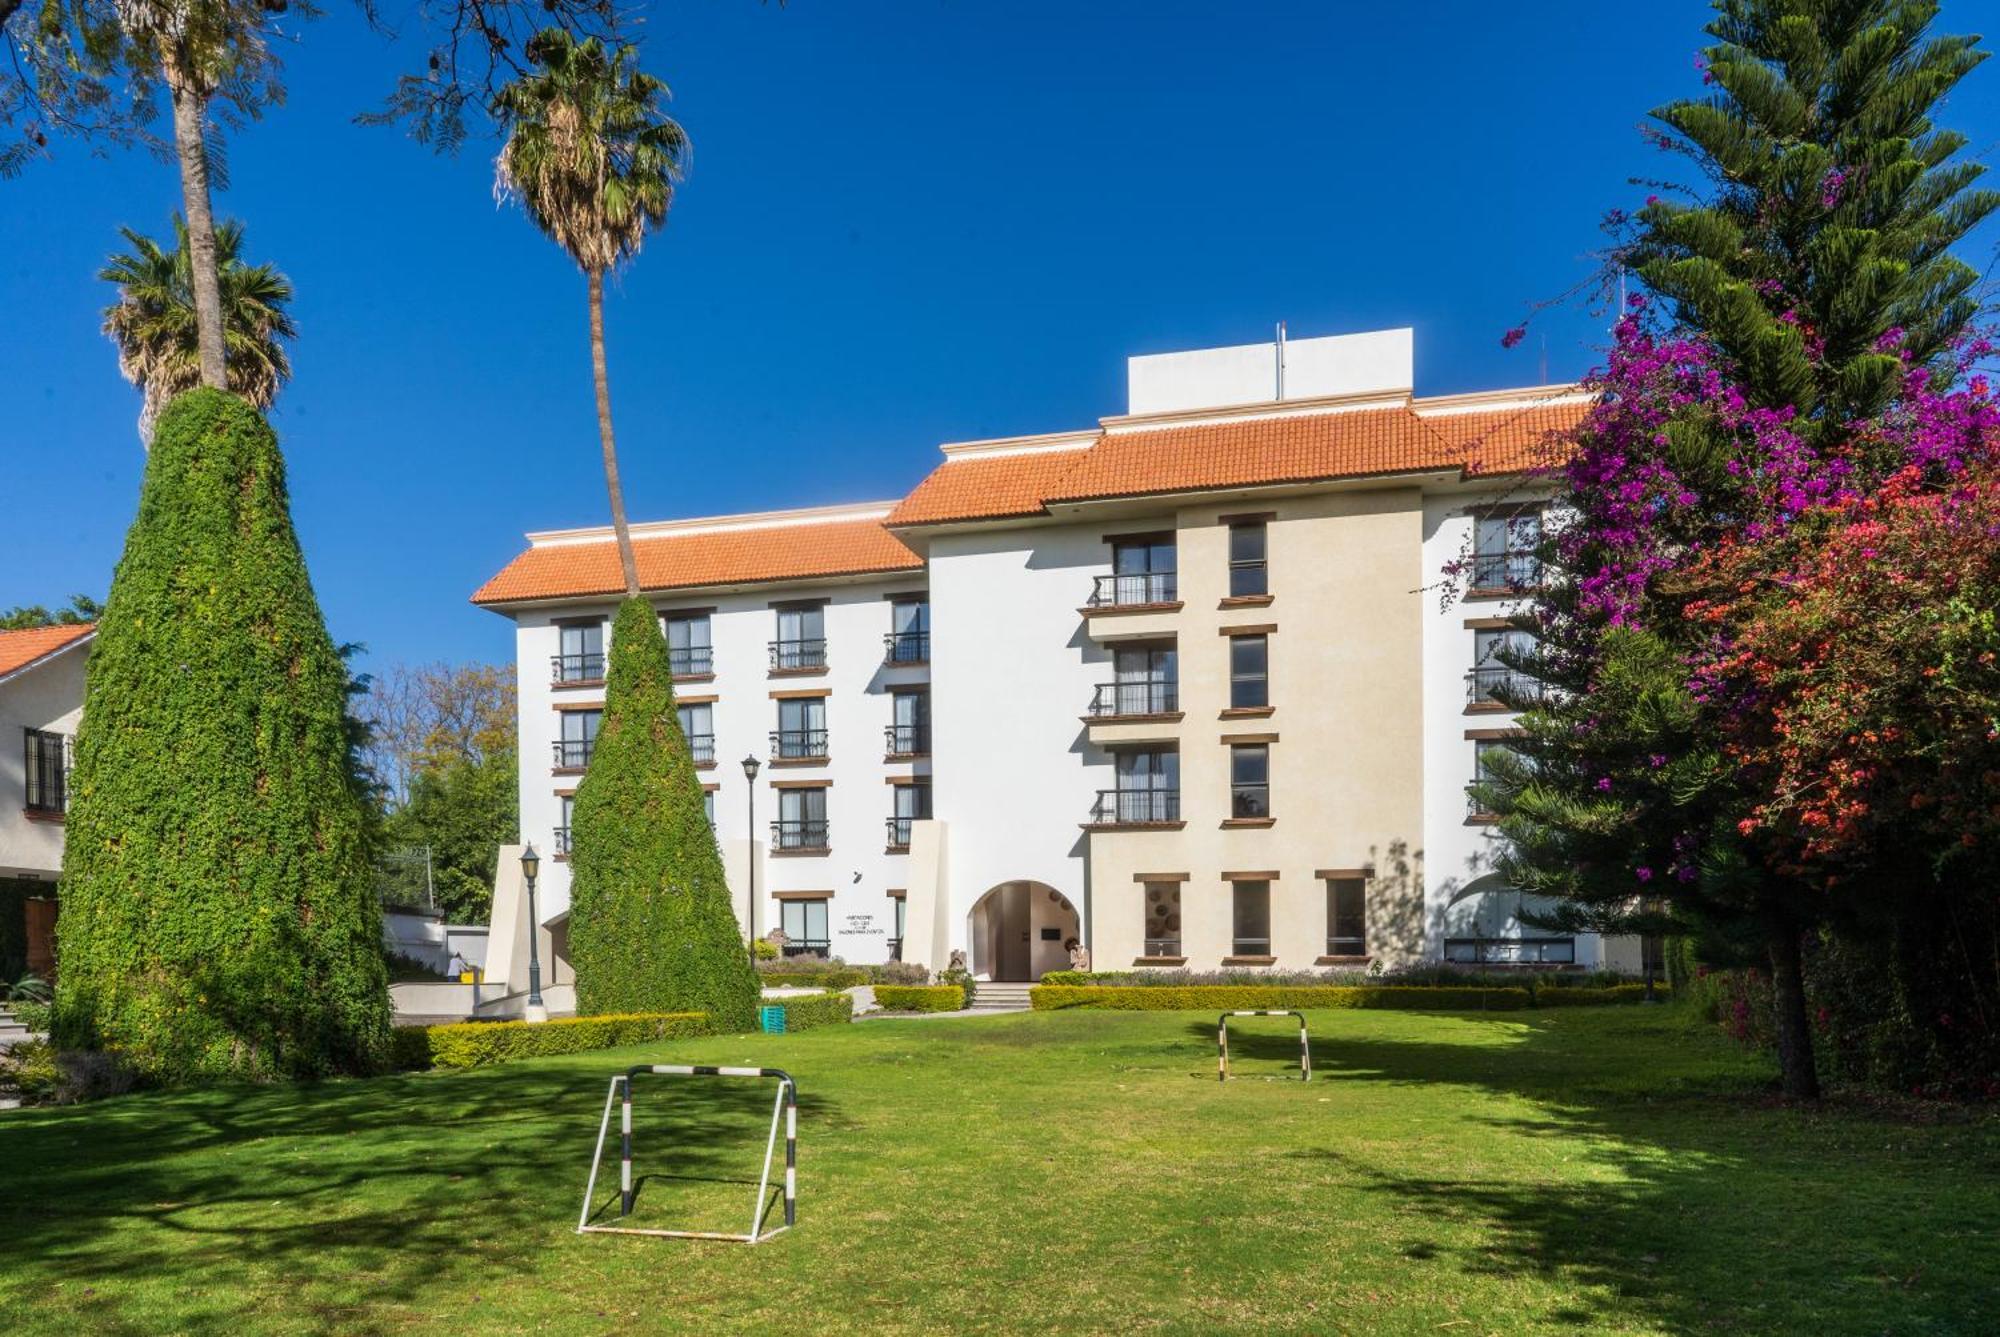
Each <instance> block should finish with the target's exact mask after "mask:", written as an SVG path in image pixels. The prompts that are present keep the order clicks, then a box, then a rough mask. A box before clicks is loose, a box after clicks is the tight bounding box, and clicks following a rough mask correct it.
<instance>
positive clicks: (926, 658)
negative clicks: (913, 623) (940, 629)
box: [882, 631, 931, 668]
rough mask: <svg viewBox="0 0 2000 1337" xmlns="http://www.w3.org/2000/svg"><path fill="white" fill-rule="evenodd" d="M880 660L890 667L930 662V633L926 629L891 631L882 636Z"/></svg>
mask: <svg viewBox="0 0 2000 1337" xmlns="http://www.w3.org/2000/svg"><path fill="white" fill-rule="evenodd" d="M882 662H883V663H884V664H887V665H888V666H889V667H891V668H895V667H898V666H900V665H908V664H928V663H930V662H931V634H930V633H929V632H927V631H892V632H890V633H889V634H888V635H886V636H884V637H883V638H882Z"/></svg>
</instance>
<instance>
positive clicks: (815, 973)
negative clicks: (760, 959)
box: [757, 966, 870, 989]
mask: <svg viewBox="0 0 2000 1337" xmlns="http://www.w3.org/2000/svg"><path fill="white" fill-rule="evenodd" d="M869 978H870V976H869V974H868V972H867V971H865V970H862V969H859V968H858V967H855V966H842V967H839V968H838V969H834V970H760V971H758V972H757V979H758V982H759V983H761V984H762V985H763V986H764V987H765V988H767V989H799V988H804V989H815V988H816V989H852V988H853V987H854V986H855V985H857V984H866V983H868V980H869Z"/></svg>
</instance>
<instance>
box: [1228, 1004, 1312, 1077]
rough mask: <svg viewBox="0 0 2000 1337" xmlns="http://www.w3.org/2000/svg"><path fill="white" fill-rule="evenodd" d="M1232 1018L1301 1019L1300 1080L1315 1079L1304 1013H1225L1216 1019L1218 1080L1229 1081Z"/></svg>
mask: <svg viewBox="0 0 2000 1337" xmlns="http://www.w3.org/2000/svg"><path fill="white" fill-rule="evenodd" d="M1231 1017H1297V1018H1298V1019H1299V1080H1300V1081H1303V1082H1310V1081H1311V1080H1312V1079H1313V1060H1312V1046H1311V1044H1310V1043H1309V1042H1308V1041H1307V1039H1306V1014H1305V1013H1303V1012H1261V1011H1237V1012H1225V1013H1223V1014H1222V1015H1221V1016H1219V1017H1217V1018H1216V1019H1215V1066H1216V1080H1217V1081H1222V1082H1226V1081H1228V1080H1229V1019H1230V1018H1231Z"/></svg>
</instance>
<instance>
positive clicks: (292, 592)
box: [54, 390, 389, 1082]
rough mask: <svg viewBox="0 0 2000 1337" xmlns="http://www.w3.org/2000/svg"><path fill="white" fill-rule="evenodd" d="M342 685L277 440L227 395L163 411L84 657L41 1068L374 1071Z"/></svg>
mask: <svg viewBox="0 0 2000 1337" xmlns="http://www.w3.org/2000/svg"><path fill="white" fill-rule="evenodd" d="M347 686H348V675H347V669H346V666H345V665H344V664H343V663H342V662H341V658H340V655H339V653H338V652H337V651H336V650H335V648H334V644H333V641H332V639H331V638H330V637H328V635H327V632H326V623H325V621H324V619H323V618H322V617H321V615H320V610H319V604H318V602H317V601H316V600H315V599H314V597H313V590H312V584H311V582H310V581H309V580H308V579H307V577H306V568H305V560H304V558H303V556H302V555H301V553H300V551H299V544H298V537H297V535H296V534H295V533H294V532H293V529H292V521H291V514H290V508H289V503H288V501H287V498H286V492H285V468H284V461H283V459H282V457H281V456H280V454H279V451H278V442H277V438H276V437H274V436H273V435H272V433H271V429H270V427H269V426H268V425H267V424H266V423H265V422H264V419H263V418H262V416H260V415H259V414H258V413H257V411H256V410H255V409H253V408H251V407H250V406H249V405H248V404H246V403H244V402H243V401H242V400H241V399H238V398H237V397H236V396H234V395H229V394H224V393H223V392H221V391H218V390H194V391H190V392H189V393H187V394H184V395H182V396H180V397H179V398H177V399H175V400H174V401H173V403H172V404H170V405H168V407H167V410H166V412H165V413H164V414H162V415H161V417H160V422H159V430H158V432H157V433H156V435H155V436H154V439H153V448H152V452H151V454H150V455H149V456H148V457H147V460H146V475H145V484H144V487H143V489H142V491H141V493H140V497H139V513H138V516H137V518H136V519H135V520H134V521H133V523H132V528H131V530H130V532H129V533H128V534H127V536H126V540H125V553H124V556H123V557H122V558H121V559H120V560H119V563H118V568H117V573H116V574H115V576H114V577H113V579H112V582H111V593H110V596H109V598H108V599H107V600H106V602H105V607H104V616H103V619H102V620H101V621H100V623H99V625H98V631H97V639H96V642H95V643H94V644H93V645H92V647H91V651H90V660H89V668H88V676H87V686H86V690H85V696H84V707H83V723H82V726H81V728H80V730H79V733H78V736H77V742H76V766H75V770H74V773H73V774H72V775H71V778H70V806H69V817H68V827H67V840H66V845H67V850H66V853H65V855H64V860H63V877H62V916H61V918H60V920H59V921H58V924H57V935H58V951H59V955H60V958H61V961H62V971H61V977H60V979H59V981H58V986H57V992H56V1000H55V1017H54V1024H55V1039H56V1043H57V1045H58V1046H59V1047H60V1048H63V1049H73V1048H74V1049H99V1048H115V1049H117V1050H119V1051H120V1052H121V1053H122V1054H123V1055H124V1056H125V1057H126V1059H127V1060H128V1061H129V1062H130V1063H131V1064H132V1065H133V1066H134V1067H135V1068H136V1069H137V1070H138V1071H139V1072H140V1074H142V1075H143V1076H145V1077H147V1078H150V1079H153V1080H158V1081H165V1082H176V1081H185V1080H190V1079H195V1078H206V1077H218V1076H224V1075H235V1076H248V1077H275V1076H309V1075H315V1074H321V1073H329V1072H366V1071H369V1070H372V1069H375V1068H378V1067H380V1066H381V1065H382V1064H383V1062H384V1061H385V1060H386V1059H387V1058H388V1055H389V993H388V986H387V981H386V979H385V976H384V970H383V962H382V914H381V907H380V905H379V904H378V903H377V901H376V897H375V891H374V887H373V884H372V881H371V875H370V870H369V866H368V856H367V850H366V848H365V845H366V840H365V836H364V820H365V817H364V809H363V799H362V794H361V793H360V789H359V786H358V784H357V783H356V781H355V778H354V775H353V773H352V770H351V768H350V766H349V755H348V747H349V742H350V735H349V732H348V720H347V713H346V707H347Z"/></svg>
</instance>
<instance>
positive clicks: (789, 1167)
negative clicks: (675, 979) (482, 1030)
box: [576, 1063, 799, 1244]
mask: <svg viewBox="0 0 2000 1337" xmlns="http://www.w3.org/2000/svg"><path fill="white" fill-rule="evenodd" d="M649 1076H650V1077H771V1078H776V1079H777V1083H778V1095H777V1099H776V1100H775V1101H774V1102H772V1105H771V1134H770V1136H769V1137H768V1138H766V1139H765V1141H764V1172H763V1174H762V1176H760V1177H759V1178H758V1180H757V1200H756V1202H755V1203H753V1204H752V1205H751V1208H750V1229H749V1230H748V1231H747V1232H745V1233H744V1234H741V1235H735V1234H731V1233H729V1232H727V1231H721V1230H658V1229H650V1228H644V1227H639V1226H626V1225H615V1226H611V1225H607V1226H599V1225H592V1224H591V1220H590V1218H591V1216H592V1215H593V1213H592V1211H591V1203H592V1202H593V1201H594V1200H595V1199H596V1197H597V1172H598V1170H599V1169H600V1168H601V1167H602V1166H603V1164H604V1144H605V1142H606V1141H607V1140H608V1139H609V1137H610V1134H611V1107H612V1106H613V1105H616V1106H617V1107H618V1111H619V1114H618V1119H619V1124H618V1127H619V1159H618V1219H619V1220H620V1221H623V1220H624V1219H625V1218H626V1217H629V1216H630V1215H631V1214H632V1203H633V1200H634V1199H636V1198H637V1197H638V1193H639V1189H638V1181H636V1180H635V1179H633V1177H632V1079H633V1078H635V1077H649ZM780 1122H783V1124H784V1125H785V1224H784V1225H781V1226H779V1227H778V1228H777V1229H775V1230H766V1229H764V1216H765V1208H764V1195H765V1193H766V1192H767V1191H768V1190H769V1189H770V1186H771V1162H772V1159H773V1158H774V1157H775V1155H776V1154H777V1149H778V1124H779V1123H780ZM798 1164H799V1085H798V1083H797V1082H795V1081H793V1080H792V1076H791V1074H790V1073H788V1072H785V1071H784V1070H783V1069H781V1068H712V1067H708V1066H705V1065H701V1064H685V1063H642V1064H639V1065H638V1066H637V1067H634V1068H629V1069H627V1070H626V1071H624V1072H621V1073H619V1074H618V1075H617V1076H616V1077H613V1078H612V1079H611V1089H610V1090H609V1091H607V1092H606V1093H605V1096H604V1118H603V1120H602V1121H601V1122H599V1124H598V1125H597V1151H596V1152H595V1153H594V1154H593V1155H592V1156H591V1158H590V1182H589V1183H587V1184H585V1185H584V1188H583V1214H582V1215H581V1216H579V1217H578V1218H577V1222H576V1233H577V1234H579V1235H587V1234H592V1233H596V1234H603V1235H659V1236H664V1237H666V1238H669V1239H690V1240H734V1241H736V1242H737V1243H739V1244H761V1243H763V1242H764V1241H765V1240H767V1239H770V1238H772V1237H773V1236H775V1235H779V1234H782V1233H783V1232H784V1231H787V1230H789V1229H791V1228H792V1226H793V1225H794V1224H796V1223H797V1220H798Z"/></svg>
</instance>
